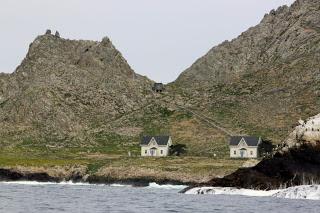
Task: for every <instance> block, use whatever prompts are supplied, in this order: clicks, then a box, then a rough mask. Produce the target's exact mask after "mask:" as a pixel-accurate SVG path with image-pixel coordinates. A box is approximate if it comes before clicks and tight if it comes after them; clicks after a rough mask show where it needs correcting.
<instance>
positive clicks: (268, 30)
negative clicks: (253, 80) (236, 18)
mask: <svg viewBox="0 0 320 213" xmlns="http://www.w3.org/2000/svg"><path fill="white" fill-rule="evenodd" d="M319 7H320V4H319V1H316V0H303V1H297V2H295V3H294V4H293V5H292V6H291V7H290V8H289V7H287V6H282V7H279V8H278V9H277V10H272V11H271V12H270V13H269V14H268V15H266V16H265V17H264V18H263V20H262V21H261V23H260V24H259V25H257V26H255V27H252V28H250V29H248V30H247V31H246V32H244V33H242V34H241V35H240V36H239V37H238V38H236V39H234V40H232V41H230V42H224V43H222V44H221V45H218V46H217V47H214V48H213V49H211V50H210V51H209V52H208V53H207V54H206V55H205V56H203V57H202V58H200V59H199V60H197V61H196V62H195V63H194V64H193V65H192V66H191V67H190V68H188V69H187V70H186V71H185V72H183V73H182V74H181V75H180V76H179V78H178V79H177V83H178V84H179V83H187V82H189V81H193V82H195V83H199V84H200V82H202V83H203V82H210V84H214V83H223V82H226V81H233V79H234V78H238V77H239V76H242V75H244V74H248V73H252V72H254V71H257V70H260V69H263V68H264V67H265V66H272V65H274V64H275V63H287V62H288V61H291V60H293V59H294V58H297V57H299V56H301V55H304V54H310V53H311V52H316V51H318V50H319V45H315V42H318V39H319V37H320V35H319V32H320V28H319V27H320V21H319V18H318V17H319V16H320V11H319V10H320V9H319ZM188 85H189V84H188Z"/></svg>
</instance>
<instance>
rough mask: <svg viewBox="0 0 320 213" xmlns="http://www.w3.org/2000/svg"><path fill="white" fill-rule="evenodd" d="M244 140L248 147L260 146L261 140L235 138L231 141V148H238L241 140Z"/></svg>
mask: <svg viewBox="0 0 320 213" xmlns="http://www.w3.org/2000/svg"><path fill="white" fill-rule="evenodd" d="M242 138H243V139H244V140H245V142H246V143H247V145H248V146H258V145H259V141H260V138H259V137H253V136H233V137H231V139H230V143H229V145H230V146H238V145H239V143H240V141H241V139H242Z"/></svg>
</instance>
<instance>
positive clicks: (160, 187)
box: [0, 181, 187, 190]
mask: <svg viewBox="0 0 320 213" xmlns="http://www.w3.org/2000/svg"><path fill="white" fill-rule="evenodd" d="M0 183H2V184H15V185H19V184H20V185H78V186H91V185H98V186H111V187H132V185H130V184H118V183H114V184H91V183H83V182H72V181H63V182H59V183H55V182H37V181H6V182H0ZM186 187H187V186H185V185H170V184H167V185H159V184H157V183H149V186H147V187H146V188H149V189H151V188H156V189H177V190H182V189H184V188H186Z"/></svg>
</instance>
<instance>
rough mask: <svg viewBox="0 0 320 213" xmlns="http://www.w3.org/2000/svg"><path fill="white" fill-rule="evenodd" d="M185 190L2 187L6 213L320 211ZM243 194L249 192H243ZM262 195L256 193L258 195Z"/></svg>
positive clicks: (0, 204)
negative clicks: (196, 193) (186, 191)
mask: <svg viewBox="0 0 320 213" xmlns="http://www.w3.org/2000/svg"><path fill="white" fill-rule="evenodd" d="M182 188H183V186H170V185H165V186H159V185H157V184H154V183H152V184H150V186H149V187H143V188H137V187H131V186H122V185H89V184H72V183H60V184H52V183H37V182H7V183H4V182H2V183H0V212H1V213H2V212H4V213H15V212H21V213H28V212H31V213H38V212H39V213H40V212H41V213H44V212H90V213H94V212H139V213H149V212H192V213H197V212H226V213H228V212H232V213H237V212H246V213H250V212H252V213H264V212H266V213H271V212H272V213H276V212H286V213H294V212H303V213H312V212H315V213H319V212H320V200H307V199H284V198H276V197H270V196H250V193H249V194H247V195H246V196H244V195H237V194H235V193H233V194H232V195H231V194H218V195H212V194H207V195H194V194H180V193H178V192H179V191H180V190H181V189H182ZM242 194H243V192H242ZM257 194H259V192H256V193H253V194H252V195H257Z"/></svg>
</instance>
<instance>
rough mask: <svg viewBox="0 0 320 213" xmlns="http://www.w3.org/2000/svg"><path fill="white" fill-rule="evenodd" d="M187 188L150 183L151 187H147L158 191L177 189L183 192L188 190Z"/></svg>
mask: <svg viewBox="0 0 320 213" xmlns="http://www.w3.org/2000/svg"><path fill="white" fill-rule="evenodd" d="M186 187H187V186H185V185H170V184H166V185H159V184H157V183H149V186H147V188H156V189H177V190H182V189H184V188H186Z"/></svg>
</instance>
